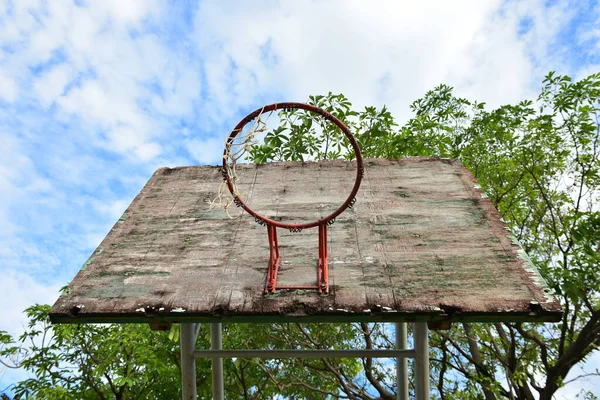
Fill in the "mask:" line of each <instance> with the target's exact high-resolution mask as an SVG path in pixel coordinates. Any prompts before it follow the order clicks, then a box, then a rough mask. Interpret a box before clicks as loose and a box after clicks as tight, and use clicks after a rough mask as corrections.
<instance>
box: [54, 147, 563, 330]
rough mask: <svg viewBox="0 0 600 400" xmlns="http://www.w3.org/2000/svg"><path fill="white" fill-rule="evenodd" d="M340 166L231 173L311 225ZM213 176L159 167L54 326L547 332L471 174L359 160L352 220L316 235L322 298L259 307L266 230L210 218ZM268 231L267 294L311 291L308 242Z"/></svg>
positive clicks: (249, 191)
mask: <svg viewBox="0 0 600 400" xmlns="http://www.w3.org/2000/svg"><path fill="white" fill-rule="evenodd" d="M355 170H356V165H355V163H352V162H345V161H325V162H310V163H273V164H266V165H262V166H256V165H240V166H238V174H239V176H240V181H239V182H240V183H239V188H240V191H241V192H242V193H244V194H245V200H246V201H247V202H248V204H249V205H250V206H251V207H252V208H253V209H255V210H257V211H259V212H261V213H262V214H263V215H267V216H269V217H271V218H274V219H279V220H282V221H289V222H292V221H296V222H298V221H300V222H302V221H304V222H306V221H308V220H315V219H318V218H319V216H324V215H327V214H328V213H330V212H331V211H332V210H334V209H336V208H337V207H338V206H339V205H340V204H341V203H342V202H343V201H344V200H345V198H346V197H347V195H348V192H349V190H350V187H351V186H352V183H353V181H354V177H355ZM221 182H222V175H221V171H220V168H219V167H211V166H205V167H182V168H174V169H169V168H161V169H159V170H158V171H156V173H155V174H154V175H153V176H152V178H151V179H150V181H149V182H148V183H147V184H146V186H145V187H144V188H143V189H142V191H141V192H140V194H139V195H138V196H137V197H136V198H135V199H134V200H133V202H132V204H131V205H130V206H129V208H128V209H127V211H126V212H125V214H123V216H122V217H121V218H120V219H119V221H117V223H116V224H115V226H114V227H113V229H112V230H111V231H110V232H109V233H108V235H107V236H106V238H105V239H104V240H103V241H102V243H101V245H100V246H99V247H98V249H96V251H95V252H94V253H93V254H92V256H91V257H90V259H89V260H88V261H87V262H86V263H85V264H84V266H83V268H82V269H81V271H80V272H79V273H78V274H77V276H76V277H75V279H74V280H73V281H72V282H71V284H70V285H69V286H68V288H67V289H66V290H65V291H64V293H63V294H62V295H61V297H60V298H59V299H58V300H57V302H56V303H55V304H54V307H53V308H52V311H51V314H50V318H51V320H52V321H53V322H57V323H80V322H151V323H152V322H159V321H164V322H215V321H224V322H227V321H230V322H236V321H237V322H251V321H254V322H275V321H278V322H286V321H305V322H309V321H361V320H362V321H422V322H424V321H444V320H450V321H557V320H559V319H560V316H561V309H560V305H559V303H558V302H557V301H556V300H555V299H554V298H553V297H552V296H551V295H550V294H549V293H548V291H547V289H546V288H545V287H544V285H543V282H542V280H541V279H540V278H539V276H538V275H537V272H536V271H535V269H534V267H533V266H532V265H531V263H530V262H529V261H528V259H527V256H526V255H525V253H524V252H523V251H522V250H521V249H520V247H519V246H518V245H517V244H515V242H514V241H513V240H512V239H511V233H510V232H509V231H508V230H507V228H506V226H505V224H504V223H503V222H502V221H501V220H500V216H499V215H498V213H497V211H496V210H495V209H494V207H493V206H492V204H491V203H490V201H489V200H488V199H487V198H486V197H485V195H484V193H483V192H482V191H481V189H479V188H478V185H477V184H476V182H475V180H474V178H473V176H472V175H471V174H470V172H469V171H468V170H467V169H466V168H465V167H463V166H462V165H460V163H458V162H455V161H451V160H443V159H439V158H407V159H402V160H394V161H389V160H380V159H377V160H375V159H368V160H365V176H364V179H363V182H362V186H361V189H360V191H359V193H358V196H357V201H356V204H355V205H354V207H353V208H352V209H350V210H347V211H346V212H344V213H343V214H341V215H340V216H339V217H338V218H337V220H336V222H335V224H333V225H332V226H331V227H330V228H329V230H328V232H329V233H328V245H329V264H330V265H329V268H330V270H329V280H330V285H331V289H330V290H331V292H330V294H329V295H319V294H318V293H317V292H313V291H293V292H281V293H277V294H276V295H270V296H265V294H264V287H265V278H266V270H267V265H268V257H269V244H268V240H267V232H266V228H265V227H264V226H260V225H258V224H257V223H256V222H255V221H254V218H252V217H251V216H250V215H248V214H246V213H245V212H243V211H242V210H241V209H239V208H236V207H235V206H233V208H232V209H230V213H231V215H232V216H233V218H229V217H228V216H227V214H226V213H225V212H224V211H223V209H222V208H219V207H216V208H212V209H210V207H209V204H208V201H210V200H213V199H214V198H215V197H216V194H217V192H218V189H219V186H220V184H221ZM278 231H279V246H280V250H281V257H282V264H281V267H280V270H279V282H280V283H281V284H282V285H284V284H291V285H303V284H304V285H314V284H315V282H316V273H317V272H316V271H317V269H316V263H317V247H318V245H317V229H316V228H314V229H307V230H304V231H302V232H301V233H290V232H286V231H282V230H281V229H279V230H278Z"/></svg>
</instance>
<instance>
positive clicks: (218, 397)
mask: <svg viewBox="0 0 600 400" xmlns="http://www.w3.org/2000/svg"><path fill="white" fill-rule="evenodd" d="M210 348H211V350H221V349H222V348H223V336H222V332H221V323H220V322H214V323H211V324H210ZM223 386H224V385H223V359H222V358H220V357H213V359H212V393H213V400H223V396H224V387H223Z"/></svg>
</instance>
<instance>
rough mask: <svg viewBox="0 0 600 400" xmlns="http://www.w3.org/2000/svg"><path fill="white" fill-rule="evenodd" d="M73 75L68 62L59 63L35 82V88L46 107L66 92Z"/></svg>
mask: <svg viewBox="0 0 600 400" xmlns="http://www.w3.org/2000/svg"><path fill="white" fill-rule="evenodd" d="M72 76H73V71H72V70H71V68H70V67H69V66H68V65H66V64H62V65H59V66H57V67H55V68H53V69H51V70H50V71H48V72H47V73H45V74H44V75H42V76H41V77H40V78H39V79H38V80H37V81H36V82H35V84H34V90H35V92H36V94H37V95H38V97H39V99H40V102H41V103H42V105H44V106H45V107H49V106H50V105H52V104H53V103H54V102H55V101H56V100H57V98H58V97H60V96H61V95H62V94H63V93H64V91H65V88H66V86H67V84H68V83H69V82H70V81H71V79H72Z"/></svg>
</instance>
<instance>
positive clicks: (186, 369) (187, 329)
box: [180, 324, 197, 400]
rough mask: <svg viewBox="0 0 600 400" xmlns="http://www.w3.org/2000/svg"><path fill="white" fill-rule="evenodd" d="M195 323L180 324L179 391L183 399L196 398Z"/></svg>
mask: <svg viewBox="0 0 600 400" xmlns="http://www.w3.org/2000/svg"><path fill="white" fill-rule="evenodd" d="M196 335H197V324H181V325H180V349H181V393H182V399H183V400H196V396H197V393H196V358H195V357H194V351H195V350H196Z"/></svg>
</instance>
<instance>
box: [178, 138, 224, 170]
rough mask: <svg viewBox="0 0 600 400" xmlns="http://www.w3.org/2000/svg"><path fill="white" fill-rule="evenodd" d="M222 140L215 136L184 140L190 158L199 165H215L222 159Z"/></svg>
mask: <svg viewBox="0 0 600 400" xmlns="http://www.w3.org/2000/svg"><path fill="white" fill-rule="evenodd" d="M224 144H225V142H224V140H221V139H217V138H209V139H202V140H200V139H193V140H188V141H187V142H186V147H187V149H188V151H189V152H190V154H191V155H192V158H193V159H194V160H196V161H198V163H199V164H201V165H217V164H220V162H221V160H222V159H223V147H224Z"/></svg>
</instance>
